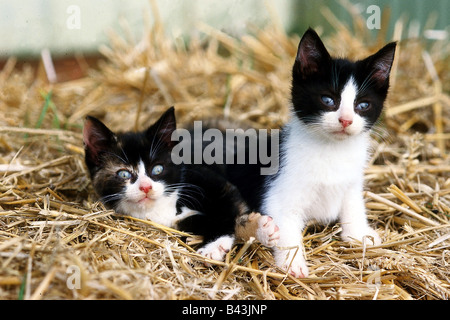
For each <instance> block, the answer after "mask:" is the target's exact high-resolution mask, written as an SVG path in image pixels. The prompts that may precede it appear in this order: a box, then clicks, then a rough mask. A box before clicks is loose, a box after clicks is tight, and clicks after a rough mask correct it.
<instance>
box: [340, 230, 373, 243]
mask: <svg viewBox="0 0 450 320" xmlns="http://www.w3.org/2000/svg"><path fill="white" fill-rule="evenodd" d="M341 238H342V239H343V240H344V241H347V242H352V241H355V240H358V241H361V243H364V241H365V242H366V244H367V245H373V246H378V245H380V244H381V238H380V236H379V235H378V233H377V232H376V231H375V230H373V229H372V228H370V227H367V228H365V229H363V230H359V231H353V232H351V233H350V232H345V231H342V234H341Z"/></svg>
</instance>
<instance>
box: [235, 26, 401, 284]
mask: <svg viewBox="0 0 450 320" xmlns="http://www.w3.org/2000/svg"><path fill="white" fill-rule="evenodd" d="M395 47H396V44H395V43H390V44H388V45H386V46H385V47H384V48H382V49H381V50H379V51H378V52H377V53H375V54H373V55H371V56H369V57H368V58H366V59H364V60H360V61H356V62H352V61H349V60H347V59H334V58H332V57H330V55H329V53H328V52H327V50H326V48H325V46H324V44H323V43H322V41H321V40H320V38H319V36H318V35H317V33H316V32H315V31H314V30H312V29H309V30H308V31H306V33H305V34H304V35H303V37H302V39H301V41H300V44H299V47H298V52H297V56H296V59H295V63H294V66H293V71H292V76H293V78H292V91H291V93H292V105H293V110H292V117H291V119H290V121H289V122H288V123H287V124H286V126H285V127H284V128H283V130H282V132H281V141H280V142H281V144H280V169H279V171H278V172H277V173H276V174H275V175H273V176H258V168H257V166H256V167H255V166H254V165H253V166H250V165H247V166H246V167H243V166H239V165H231V166H228V169H227V171H228V177H229V180H230V181H231V182H232V183H233V184H235V185H236V186H237V187H238V189H239V190H240V191H241V194H242V195H243V196H244V199H246V201H247V203H248V204H249V206H250V208H251V209H252V210H256V211H260V212H261V213H262V214H265V215H269V216H271V217H272V218H273V219H274V221H275V223H276V224H277V225H278V227H279V236H280V238H279V241H278V244H277V246H276V247H274V248H273V252H274V258H275V263H276V264H277V265H278V266H279V267H281V268H282V269H284V270H286V271H289V272H290V273H291V274H292V275H293V276H295V277H307V276H308V268H307V265H306V261H305V258H304V253H303V250H302V230H303V229H304V227H305V225H306V224H307V222H308V221H311V220H315V221H317V222H320V223H324V224H327V223H330V222H332V221H336V220H338V221H339V223H340V225H341V227H342V234H341V236H342V238H343V239H344V240H348V241H350V240H353V239H356V240H359V241H362V240H363V239H364V238H365V237H366V236H369V237H368V238H369V239H372V240H373V243H374V244H375V245H376V244H379V243H380V242H381V239H380V237H379V235H378V234H377V232H375V231H374V230H373V229H372V228H370V227H369V225H368V222H367V219H366V215H365V206H364V200H363V195H362V193H363V170H364V167H365V165H366V161H367V158H368V149H369V138H370V129H371V128H372V126H373V125H374V124H375V122H376V121H377V119H378V117H379V116H380V114H381V111H382V109H383V103H384V101H385V99H386V96H387V93H388V87H389V73H390V69H391V65H392V62H393V59H394V53H395ZM272 143H274V142H273V141H272ZM248 181H258V183H257V184H256V185H254V186H253V187H252V189H251V190H250V189H249V188H248ZM263 238H264V237H260V240H263ZM263 242H264V241H263ZM266 245H268V244H266Z"/></svg>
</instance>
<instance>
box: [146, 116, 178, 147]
mask: <svg viewBox="0 0 450 320" xmlns="http://www.w3.org/2000/svg"><path fill="white" fill-rule="evenodd" d="M175 130H176V121H175V108H174V107H170V108H169V109H167V110H166V112H164V113H163V114H162V115H161V117H160V118H159V119H158V121H156V122H155V123H154V124H153V125H151V126H150V127H149V128H148V129H147V135H148V136H149V137H153V136H155V135H156V136H158V137H159V139H161V141H163V142H164V143H166V144H167V145H168V146H169V147H173V146H174V145H175V143H176V141H172V133H173V132H174V131H175Z"/></svg>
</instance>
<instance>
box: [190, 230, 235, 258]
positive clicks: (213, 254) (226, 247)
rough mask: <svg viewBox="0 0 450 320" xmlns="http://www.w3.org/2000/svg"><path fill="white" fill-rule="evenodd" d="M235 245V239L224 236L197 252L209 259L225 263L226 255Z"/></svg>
mask: <svg viewBox="0 0 450 320" xmlns="http://www.w3.org/2000/svg"><path fill="white" fill-rule="evenodd" d="M233 243H234V237H231V236H222V237H220V238H218V239H216V240H214V241H213V242H210V243H208V244H206V245H205V246H203V247H201V248H200V249H198V251H197V252H198V253H199V254H201V255H202V256H204V257H206V258H208V259H211V260H217V261H224V260H225V256H226V254H227V253H228V252H229V251H230V250H231V248H232V247H233Z"/></svg>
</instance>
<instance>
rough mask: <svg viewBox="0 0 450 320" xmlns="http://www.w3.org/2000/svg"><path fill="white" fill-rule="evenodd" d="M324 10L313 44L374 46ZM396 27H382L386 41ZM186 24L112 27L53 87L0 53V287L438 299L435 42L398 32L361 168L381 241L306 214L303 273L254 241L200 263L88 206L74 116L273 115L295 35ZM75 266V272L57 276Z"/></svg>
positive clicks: (156, 230) (443, 220)
mask: <svg viewBox="0 0 450 320" xmlns="http://www.w3.org/2000/svg"><path fill="white" fill-rule="evenodd" d="M323 13H324V15H325V16H327V18H328V20H329V21H331V22H332V23H333V24H334V26H335V29H336V31H335V33H334V34H333V35H332V36H330V37H327V38H326V39H325V42H326V45H327V47H328V48H329V50H330V52H332V53H335V54H337V53H338V54H341V55H345V56H349V57H351V58H358V57H363V56H366V55H368V54H369V53H372V52H374V51H375V50H376V49H377V48H379V47H380V46H381V45H382V42H383V41H378V40H377V41H371V40H370V39H369V37H368V35H367V34H366V33H367V30H366V29H365V28H364V26H363V21H362V20H361V19H360V18H359V17H357V16H355V17H354V18H355V26H354V30H353V31H350V29H349V28H347V27H345V26H343V25H341V24H340V23H339V21H338V20H336V19H335V18H334V17H333V16H332V14H331V13H330V12H329V11H327V10H326V9H324V11H323ZM402 27H403V24H402V22H401V21H399V22H397V23H396V25H395V32H394V33H395V34H394V37H397V40H401V39H400V36H398V35H399V34H402V32H401V31H402ZM198 28H199V30H200V31H201V32H202V34H203V38H202V39H201V40H200V39H197V38H195V37H193V38H192V39H190V42H189V44H187V43H186V42H184V41H182V40H175V41H174V40H169V39H168V38H167V37H165V36H163V34H164V31H163V30H162V26H161V24H160V23H158V21H157V22H156V24H155V25H154V26H152V27H147V28H146V29H145V34H144V36H143V37H142V39H139V40H137V41H135V40H133V38H132V36H130V33H129V32H128V31H127V30H128V29H127V27H126V24H124V27H123V34H124V36H118V35H117V34H111V41H110V46H109V47H104V48H102V49H101V53H102V54H103V55H104V59H103V60H102V61H101V63H100V64H99V67H98V68H97V69H96V70H89V73H88V75H87V76H86V77H84V78H81V79H78V80H72V81H68V82H63V83H61V82H55V83H49V82H48V81H47V80H46V77H45V70H44V68H42V67H41V68H39V69H38V72H37V74H35V73H34V70H32V69H31V68H28V67H24V68H17V67H16V66H15V64H16V60H15V59H14V58H10V59H9V60H8V62H7V64H6V66H5V67H4V68H3V70H2V71H1V72H0V110H1V114H2V115H3V116H2V118H1V119H0V151H1V153H0V162H1V163H0V182H1V184H0V298H2V299H448V298H449V296H450V281H449V277H450V236H449V235H450V161H449V157H448V153H449V146H450V133H449V132H450V130H449V129H450V120H449V119H450V117H449V116H450V114H449V113H450V97H449V95H448V92H449V89H450V83H449V65H450V64H449V58H448V53H449V44H448V42H442V41H441V42H436V43H435V44H434V45H432V46H431V47H425V46H424V44H423V43H422V42H421V41H419V40H417V39H407V40H401V41H400V42H399V50H398V52H397V58H396V61H395V64H394V69H393V71H392V88H391V92H390V95H389V99H388V101H387V106H386V111H385V114H384V116H383V119H382V122H381V123H380V126H379V128H378V129H377V130H376V132H375V134H374V146H373V157H372V158H371V161H370V164H369V166H368V168H367V171H366V190H367V191H366V192H365V194H364V196H365V199H366V200H367V208H368V216H369V219H370V221H371V224H372V225H374V226H375V227H376V228H377V230H378V231H379V233H380V234H381V236H382V238H383V240H384V242H383V244H382V245H380V246H378V247H367V248H366V247H364V246H363V245H361V244H348V243H344V242H341V240H340V238H339V231H340V228H339V225H330V226H327V227H318V226H313V225H311V226H310V227H308V229H307V230H306V231H305V237H304V238H305V251H306V256H307V259H308V264H309V267H310V274H311V276H310V277H309V278H307V279H300V280H299V279H293V278H291V277H290V276H287V275H286V274H284V273H283V272H282V271H281V270H279V269H277V268H276V267H275V266H274V265H273V258H272V255H271V252H270V250H268V249H267V248H264V247H262V246H260V245H259V244H258V243H257V242H254V243H246V244H240V245H238V246H236V247H235V248H234V250H233V251H232V252H230V254H229V255H228V256H227V260H226V261H225V262H223V263H219V262H215V261H206V262H209V264H210V265H209V266H206V265H205V263H204V262H205V259H204V258H202V257H200V256H199V255H197V254H196V253H195V248H197V245H198V243H199V239H198V238H197V237H195V236H189V237H188V238H187V244H186V243H185V242H183V241H182V239H183V237H185V236H186V235H185V234H183V233H181V232H178V231H176V230H171V229H168V228H164V227H162V226H159V225H156V224H153V223H152V222H150V221H141V220H137V219H131V218H126V217H121V216H116V215H115V214H114V212H112V211H107V210H105V209H104V208H103V207H102V205H101V204H99V203H98V202H97V201H96V197H95V195H94V194H93V191H92V187H91V185H90V181H89V179H88V175H87V171H86V168H85V166H84V162H83V150H82V136H81V126H82V120H83V118H84V116H85V115H86V114H92V115H95V116H98V117H100V118H102V119H103V120H104V121H105V122H106V123H107V124H108V125H109V126H110V127H111V128H114V129H116V130H119V129H121V130H127V129H132V128H143V127H144V126H146V125H147V124H149V123H150V122H152V121H153V120H154V119H155V118H156V117H157V116H159V114H160V113H161V112H162V111H163V110H165V109H166V108H167V107H168V106H170V105H175V107H176V111H177V112H176V113H177V117H178V121H179V122H180V123H186V122H189V121H192V120H194V119H202V118H205V117H215V118H221V117H225V118H229V119H232V120H237V121H241V122H244V123H245V124H246V125H251V126H253V127H257V128H260V127H265V128H267V127H269V128H277V127H279V126H280V125H282V124H283V123H285V122H286V120H287V118H288V114H289V113H288V111H289V108H288V107H289V89H290V85H289V83H290V70H291V65H292V61H293V57H294V55H295V52H296V49H297V44H298V41H299V39H298V37H296V36H293V37H290V36H287V35H286V34H285V33H284V32H283V31H281V28H280V27H279V26H278V25H277V24H276V23H274V24H273V25H271V26H268V27H266V28H265V29H263V30H260V29H257V28H250V30H249V33H248V34H246V35H243V36H242V37H238V38H233V37H230V36H228V35H226V34H225V33H223V32H221V31H218V30H215V29H212V28H210V27H208V26H205V25H199V26H198ZM368 44H370V45H369V46H368ZM80 63H83V59H82V58H80ZM417 132H419V133H417ZM78 272H79V275H80V277H79V280H80V282H79V283H78V282H75V280H74V278H71V277H70V276H71V275H74V274H78ZM77 279H78V278H77ZM76 284H79V288H78V287H76V286H75V287H74V285H76Z"/></svg>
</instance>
